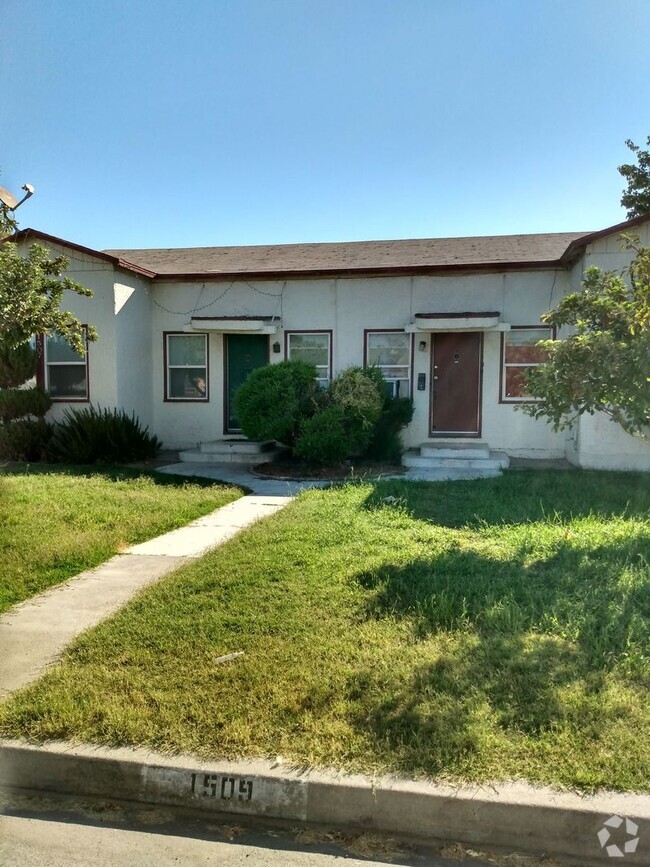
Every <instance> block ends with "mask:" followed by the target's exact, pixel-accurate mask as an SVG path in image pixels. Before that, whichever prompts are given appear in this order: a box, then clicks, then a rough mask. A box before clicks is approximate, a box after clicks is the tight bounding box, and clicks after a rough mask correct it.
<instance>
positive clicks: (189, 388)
mask: <svg viewBox="0 0 650 867" xmlns="http://www.w3.org/2000/svg"><path fill="white" fill-rule="evenodd" d="M165 359H166V364H165V400H207V399H208V336H207V334H166V335H165Z"/></svg>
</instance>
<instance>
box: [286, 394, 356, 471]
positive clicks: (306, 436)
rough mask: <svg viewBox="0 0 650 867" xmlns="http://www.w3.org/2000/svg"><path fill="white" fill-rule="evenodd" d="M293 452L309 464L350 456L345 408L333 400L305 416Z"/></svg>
mask: <svg viewBox="0 0 650 867" xmlns="http://www.w3.org/2000/svg"><path fill="white" fill-rule="evenodd" d="M293 451H294V454H295V455H296V456H297V457H299V458H301V459H302V460H303V461H304V462H305V463H306V464H308V465H311V464H317V465H324V466H328V465H329V466H332V465H334V464H339V463H341V461H342V460H344V459H345V458H347V456H348V455H349V454H350V453H351V451H352V442H351V439H350V433H349V431H348V430H347V427H346V417H345V411H344V409H343V407H341V406H339V405H338V404H335V403H331V404H329V405H328V406H325V407H323V408H322V409H321V410H320V411H319V412H318V413H317V414H316V415H313V416H312V417H311V418H307V419H304V421H303V423H302V424H301V426H300V432H299V435H298V438H297V440H296V443H295V446H294V449H293Z"/></svg>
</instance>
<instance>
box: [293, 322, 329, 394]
mask: <svg viewBox="0 0 650 867" xmlns="http://www.w3.org/2000/svg"><path fill="white" fill-rule="evenodd" d="M287 358H291V359H293V360H294V361H296V360H297V361H305V362H306V363H307V364H313V365H314V367H315V368H316V371H317V373H316V379H317V382H318V384H319V385H320V386H321V388H327V386H328V385H329V381H330V378H331V375H332V367H331V363H332V335H331V333H330V332H329V331H300V332H299V331H288V332H287Z"/></svg>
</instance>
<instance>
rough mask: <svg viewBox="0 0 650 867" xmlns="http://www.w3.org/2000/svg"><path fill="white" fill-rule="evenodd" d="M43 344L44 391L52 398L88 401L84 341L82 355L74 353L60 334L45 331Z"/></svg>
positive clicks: (86, 356) (86, 359)
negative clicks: (83, 352) (83, 353)
mask: <svg viewBox="0 0 650 867" xmlns="http://www.w3.org/2000/svg"><path fill="white" fill-rule="evenodd" d="M39 343H40V344H41V345H42V346H43V347H44V353H43V368H44V372H45V390H46V391H47V392H49V395H50V397H51V398H52V400H69V401H74V400H88V344H87V343H86V341H85V336H84V344H85V346H86V354H85V356H82V355H79V353H78V352H75V350H74V349H73V348H72V347H71V346H70V345H69V344H68V343H67V342H66V340H65V339H64V338H63V337H61V335H60V334H47V335H45V337H44V338H42V342H41V341H40V340H39Z"/></svg>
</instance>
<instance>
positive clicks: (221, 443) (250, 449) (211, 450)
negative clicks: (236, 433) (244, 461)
mask: <svg viewBox="0 0 650 867" xmlns="http://www.w3.org/2000/svg"><path fill="white" fill-rule="evenodd" d="M199 448H200V450H201V451H202V452H203V453H205V454H209V455H232V454H242V455H259V454H261V453H262V452H269V451H272V450H273V449H274V448H276V445H275V443H274V442H273V440H266V441H265V442H256V441H255V440H247V439H241V438H237V437H229V438H226V439H222V440H212V441H211V442H207V443H201V445H200V446H199Z"/></svg>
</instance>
